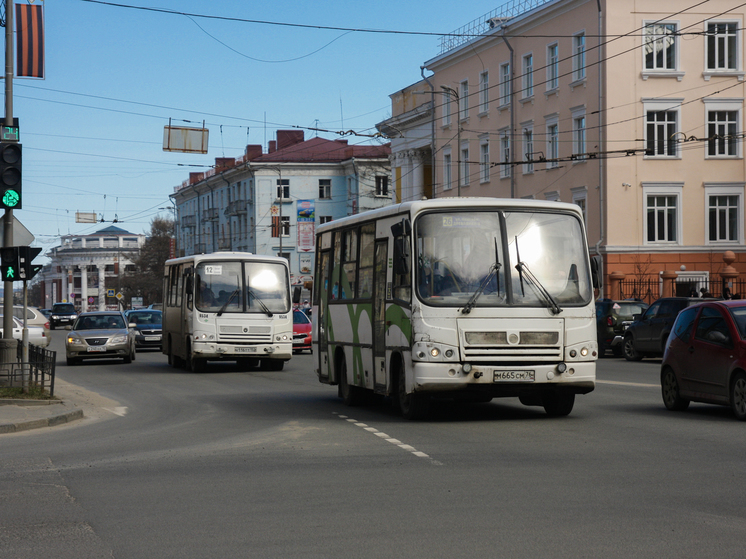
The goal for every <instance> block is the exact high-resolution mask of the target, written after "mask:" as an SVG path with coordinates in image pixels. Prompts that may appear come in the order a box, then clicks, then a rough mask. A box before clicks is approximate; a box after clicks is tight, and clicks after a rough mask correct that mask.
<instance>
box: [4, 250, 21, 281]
mask: <svg viewBox="0 0 746 559" xmlns="http://www.w3.org/2000/svg"><path fill="white" fill-rule="evenodd" d="M0 275H2V280H3V281H21V277H20V275H21V273H20V259H19V256H18V247H3V248H2V249H0Z"/></svg>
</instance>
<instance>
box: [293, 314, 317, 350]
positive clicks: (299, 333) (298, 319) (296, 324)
mask: <svg viewBox="0 0 746 559" xmlns="http://www.w3.org/2000/svg"><path fill="white" fill-rule="evenodd" d="M304 349H307V350H308V351H310V352H311V353H313V349H312V348H311V319H310V318H308V316H307V315H306V313H304V312H303V311H299V310H298V309H295V310H293V353H300V352H301V351H303V350H304Z"/></svg>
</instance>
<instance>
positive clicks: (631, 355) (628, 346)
mask: <svg viewBox="0 0 746 559" xmlns="http://www.w3.org/2000/svg"><path fill="white" fill-rule="evenodd" d="M622 351H623V352H624V358H625V359H626V360H627V361H639V360H640V359H642V354H641V353H640V352H639V351H637V350H636V349H635V339H634V338H633V337H632V336H631V335H628V336H624V342H622Z"/></svg>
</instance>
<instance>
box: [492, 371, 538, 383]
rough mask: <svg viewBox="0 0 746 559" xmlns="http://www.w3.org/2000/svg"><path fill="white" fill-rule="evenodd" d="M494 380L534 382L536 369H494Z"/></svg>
mask: <svg viewBox="0 0 746 559" xmlns="http://www.w3.org/2000/svg"><path fill="white" fill-rule="evenodd" d="M493 374H494V377H493V381H494V382H533V381H534V371H494V373H493Z"/></svg>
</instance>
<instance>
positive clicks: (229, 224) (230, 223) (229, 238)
mask: <svg viewBox="0 0 746 559" xmlns="http://www.w3.org/2000/svg"><path fill="white" fill-rule="evenodd" d="M220 178H221V179H223V180H224V181H225V184H227V185H228V198H230V194H231V183H230V182H229V181H228V179H226V178H225V176H224V174H223V173H220ZM210 192H212V189H210ZM230 204H231V201H230V200H229V201H228V205H229V206H230ZM226 209H228V208H226ZM232 223H233V222H232V221H231V216H228V243H229V244H230V249H231V252H233V227H232Z"/></svg>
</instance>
